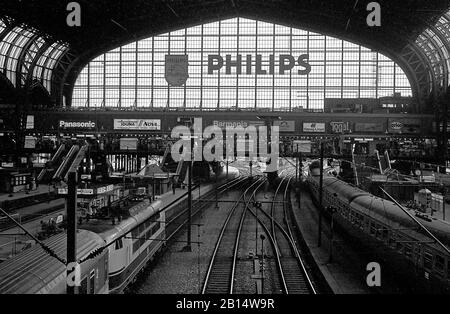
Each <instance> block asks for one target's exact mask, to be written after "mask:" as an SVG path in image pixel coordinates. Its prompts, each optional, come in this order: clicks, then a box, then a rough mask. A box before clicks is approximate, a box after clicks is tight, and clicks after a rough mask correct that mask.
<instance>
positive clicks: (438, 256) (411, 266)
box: [307, 171, 450, 293]
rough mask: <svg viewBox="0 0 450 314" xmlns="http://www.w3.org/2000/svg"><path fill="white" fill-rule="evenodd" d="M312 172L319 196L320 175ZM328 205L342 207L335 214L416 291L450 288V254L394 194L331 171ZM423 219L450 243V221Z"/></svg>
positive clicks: (310, 180) (325, 198) (325, 179)
mask: <svg viewBox="0 0 450 314" xmlns="http://www.w3.org/2000/svg"><path fill="white" fill-rule="evenodd" d="M311 173H312V175H310V176H309V177H308V178H307V182H308V183H309V186H310V190H311V192H312V194H313V195H314V196H315V198H316V200H318V195H319V176H318V175H317V173H318V172H317V171H311ZM323 206H324V208H330V207H333V208H335V210H336V214H335V215H334V219H335V221H336V223H337V224H338V225H339V226H340V227H341V228H342V229H344V230H345V232H346V233H348V234H349V235H350V236H351V237H352V238H353V239H357V241H358V242H359V243H361V244H362V245H364V246H366V247H367V248H370V249H371V250H373V252H374V253H375V254H376V255H377V256H379V257H380V259H382V260H383V261H385V262H386V264H387V265H389V267H390V269H391V273H398V274H399V275H401V276H402V278H407V279H406V280H408V281H409V282H410V283H411V286H410V287H411V288H412V289H413V290H416V291H437V292H446V293H448V292H449V291H450V255H449V254H448V251H447V250H446V249H445V248H443V247H442V246H441V245H439V244H438V243H436V242H435V241H434V240H433V239H432V238H431V237H429V236H428V235H427V234H426V233H425V232H423V231H422V230H421V228H419V226H418V224H417V223H415V222H414V221H413V220H412V219H411V217H409V216H408V215H407V214H406V213H405V212H403V211H402V210H401V209H400V208H398V206H397V205H395V204H394V203H393V202H391V201H389V200H385V199H382V198H379V197H376V196H374V195H372V194H370V193H367V192H365V191H363V190H361V189H359V188H357V187H354V186H352V185H350V184H348V183H346V182H344V181H342V180H339V179H338V178H336V177H334V176H330V175H328V174H327V173H326V171H325V174H324V177H323ZM417 219H419V220H420V222H421V223H422V224H423V225H424V226H425V227H426V228H427V229H428V230H429V231H430V232H432V233H433V235H434V236H436V237H437V238H438V239H439V241H441V242H442V243H443V245H445V247H446V248H447V249H448V248H449V245H450V224H448V223H446V222H443V221H440V220H437V219H421V218H420V217H418V218H417Z"/></svg>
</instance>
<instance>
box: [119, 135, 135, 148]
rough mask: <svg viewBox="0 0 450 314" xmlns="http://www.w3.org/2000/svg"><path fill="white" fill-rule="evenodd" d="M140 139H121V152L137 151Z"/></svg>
mask: <svg viewBox="0 0 450 314" xmlns="http://www.w3.org/2000/svg"><path fill="white" fill-rule="evenodd" d="M137 145H138V139H137V138H121V139H120V149H121V150H137Z"/></svg>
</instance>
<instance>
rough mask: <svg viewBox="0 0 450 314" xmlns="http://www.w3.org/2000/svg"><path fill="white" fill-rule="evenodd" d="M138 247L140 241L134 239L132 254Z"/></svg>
mask: <svg viewBox="0 0 450 314" xmlns="http://www.w3.org/2000/svg"><path fill="white" fill-rule="evenodd" d="M140 247H141V242H140V241H135V242H134V243H133V254H134V253H135V252H137V250H139V248H140Z"/></svg>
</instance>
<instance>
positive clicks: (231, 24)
mask: <svg viewBox="0 0 450 314" xmlns="http://www.w3.org/2000/svg"><path fill="white" fill-rule="evenodd" d="M170 54H175V55H183V54H186V55H188V60H189V70H188V71H189V77H188V79H187V82H186V84H185V85H184V86H182V87H173V86H168V83H167V82H166V80H165V56H166V55H170ZM302 54H307V55H308V59H307V63H308V64H309V65H310V66H311V71H310V72H309V73H308V74H305V75H299V74H298V71H297V70H298V69H301V67H299V66H298V65H297V61H295V67H293V68H292V69H290V70H289V71H286V72H283V73H280V72H279V66H280V63H281V61H280V59H279V56H281V55H289V56H293V57H294V58H295V60H297V58H298V57H299V56H300V55H302ZM211 55H219V56H220V57H222V58H223V62H224V64H223V67H222V68H220V70H217V71H214V72H213V73H209V71H208V60H209V59H208V58H209V57H210V56H211ZM249 55H250V57H248V56H249ZM238 56H240V58H241V59H242V60H241V61H242V62H241V63H242V64H241V65H242V66H241V73H238V71H237V68H236V66H231V70H230V71H228V70H227V66H226V63H227V60H226V58H230V61H232V62H236V60H237V58H238ZM258 56H259V57H260V62H261V63H260V66H261V67H262V69H263V71H262V72H260V73H259V74H258V73H256V72H257V71H255V68H256V67H258V65H257V64H256V63H257V61H256V60H257V58H258ZM247 58H250V59H247ZM271 58H273V60H272V59H271ZM248 60H250V63H249V62H248ZM271 60H272V61H271ZM248 64H250V65H249V66H247V65H248ZM264 71H265V72H264ZM228 72H229V73H228ZM261 73H263V74H261ZM394 94H396V95H398V94H400V95H401V96H411V95H412V91H411V85H410V82H409V81H408V78H407V76H406V75H405V73H404V72H403V70H402V68H401V67H400V66H399V65H398V64H396V63H395V62H394V61H392V60H391V59H389V58H388V57H386V56H385V55H383V54H381V53H379V52H376V51H373V50H371V49H369V48H366V47H363V46H361V45H357V44H354V43H351V42H348V41H345V40H341V39H338V38H334V37H331V36H326V35H322V34H318V33H314V32H311V31H307V30H301V29H297V28H292V27H288V26H283V25H277V24H273V23H267V22H263V21H256V20H251V19H246V18H241V17H238V18H232V19H227V20H220V21H216V22H212V23H207V24H203V25H198V26H194V27H189V28H184V29H180V30H177V31H173V32H170V33H165V34H161V35H158V36H154V37H150V38H146V39H143V40H140V41H136V42H133V43H130V44H127V45H124V46H121V47H119V48H116V49H113V50H111V51H109V52H107V53H105V54H102V55H100V56H98V57H96V58H95V59H93V60H92V61H91V62H89V63H88V64H87V65H86V67H85V68H84V69H83V70H82V71H81V73H80V75H79V76H78V78H77V81H76V83H75V87H74V91H73V98H72V106H74V107H154V108H161V107H171V108H193V109H194V108H198V109H205V110H210V109H221V108H228V109H229V108H236V109H263V110H273V111H290V110H296V109H308V110H322V108H323V107H324V101H325V99H327V98H379V97H384V96H393V95H394Z"/></svg>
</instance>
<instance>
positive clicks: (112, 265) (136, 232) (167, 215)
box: [0, 167, 239, 294]
mask: <svg viewBox="0 0 450 314" xmlns="http://www.w3.org/2000/svg"><path fill="white" fill-rule="evenodd" d="M238 175H239V172H238V171H237V169H235V168H232V167H230V169H229V178H230V179H232V178H235V177H237V176H238ZM224 178H225V174H223V173H222V174H221V175H219V177H218V179H219V180H220V181H222V180H223V179H224ZM214 187H215V185H212V184H211V185H206V186H203V187H202V188H201V189H202V196H204V197H206V198H207V197H209V196H211V195H212V194H213V193H215V190H214ZM186 195H187V194H186V193H185V194H184V195H183V196H180V197H178V198H176V199H175V200H173V201H172V202H171V203H170V204H163V201H162V200H156V201H153V202H150V201H149V200H148V199H144V200H133V199H130V200H129V201H128V205H127V204H122V205H121V212H122V213H125V212H127V213H128V215H125V216H124V217H125V218H122V219H119V221H117V220H114V221H111V220H109V219H108V220H106V219H89V220H87V219H86V220H84V221H82V222H81V223H80V222H79V223H78V234H77V259H78V260H83V259H84V258H85V257H87V256H88V255H89V254H90V253H92V252H93V251H97V252H98V254H95V256H93V257H92V258H89V259H87V260H86V261H85V262H82V263H81V264H80V266H81V286H80V287H79V293H80V294H96V293H122V292H123V291H124V289H125V288H126V287H127V286H128V285H129V284H130V283H132V282H133V281H134V280H135V279H136V276H137V275H138V273H139V272H140V271H141V270H143V269H144V267H145V266H146V265H147V263H148V262H149V261H151V260H152V259H153V258H154V257H155V255H156V254H157V253H158V252H159V251H160V250H161V249H162V248H163V247H164V245H165V244H166V237H169V235H172V234H173V233H175V232H176V231H177V230H179V228H180V227H181V225H180V223H181V221H183V220H184V219H185V217H187V214H186V213H185V209H186V197H185V196H186ZM195 198H196V196H195V195H194V199H195ZM205 204H206V203H205ZM66 242H67V237H66V234H65V233H60V234H58V235H56V236H53V237H51V238H49V239H48V240H46V241H44V243H45V244H47V245H48V246H49V247H50V248H52V249H53V250H54V251H55V253H56V254H57V255H58V256H60V257H62V258H65V256H66V251H67V248H66V244H67V243H66ZM16 293H20V294H34V293H52V294H57V293H66V267H65V265H64V264H63V263H61V262H60V261H58V260H57V259H56V258H54V257H51V256H49V255H48V254H47V253H46V252H45V251H44V250H43V249H42V248H41V247H40V246H39V245H34V246H32V247H31V248H29V249H26V250H25V251H23V252H21V253H19V254H17V255H15V256H14V257H12V258H10V259H7V260H6V261H5V262H2V263H0V294H16Z"/></svg>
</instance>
